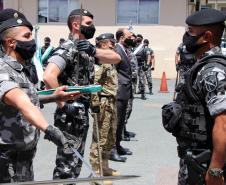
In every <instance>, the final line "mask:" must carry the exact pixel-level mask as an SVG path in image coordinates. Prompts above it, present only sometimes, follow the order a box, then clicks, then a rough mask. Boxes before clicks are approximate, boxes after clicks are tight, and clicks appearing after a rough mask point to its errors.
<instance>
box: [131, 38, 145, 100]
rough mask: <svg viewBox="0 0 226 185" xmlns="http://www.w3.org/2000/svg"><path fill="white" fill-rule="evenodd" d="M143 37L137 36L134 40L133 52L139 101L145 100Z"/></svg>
mask: <svg viewBox="0 0 226 185" xmlns="http://www.w3.org/2000/svg"><path fill="white" fill-rule="evenodd" d="M142 41H143V36H142V35H140V34H138V35H137V38H136V43H137V46H136V48H135V50H134V54H135V55H136V57H137V63H138V81H139V82H138V89H139V92H138V94H141V99H142V100H146V96H145V71H146V59H147V54H146V49H145V47H144V45H143V43H142Z"/></svg>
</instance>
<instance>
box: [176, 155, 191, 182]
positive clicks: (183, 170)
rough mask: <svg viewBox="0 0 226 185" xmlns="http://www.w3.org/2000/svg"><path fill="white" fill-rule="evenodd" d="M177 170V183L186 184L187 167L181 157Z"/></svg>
mask: <svg viewBox="0 0 226 185" xmlns="http://www.w3.org/2000/svg"><path fill="white" fill-rule="evenodd" d="M179 165H180V166H179V172H178V183H177V185H189V184H188V182H187V181H188V169H187V165H186V164H185V161H184V160H183V159H180V164H179Z"/></svg>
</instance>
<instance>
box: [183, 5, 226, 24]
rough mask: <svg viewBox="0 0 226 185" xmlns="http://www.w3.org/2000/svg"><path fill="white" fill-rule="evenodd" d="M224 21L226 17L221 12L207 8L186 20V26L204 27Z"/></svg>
mask: <svg viewBox="0 0 226 185" xmlns="http://www.w3.org/2000/svg"><path fill="white" fill-rule="evenodd" d="M225 20H226V15H225V14H223V13H222V12H221V11H219V10H216V9H212V8H207V9H203V10H200V11H198V12H195V13H194V14H192V15H190V16H188V17H187V19H186V24H188V25H191V26H205V25H213V24H218V23H223V22H224V21H225Z"/></svg>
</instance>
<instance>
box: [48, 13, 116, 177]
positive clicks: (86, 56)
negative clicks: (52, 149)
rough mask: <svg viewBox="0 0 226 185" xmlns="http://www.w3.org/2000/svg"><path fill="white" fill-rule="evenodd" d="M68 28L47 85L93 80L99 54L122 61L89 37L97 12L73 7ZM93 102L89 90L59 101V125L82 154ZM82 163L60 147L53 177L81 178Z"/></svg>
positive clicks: (110, 60)
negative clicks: (63, 151) (84, 93)
mask: <svg viewBox="0 0 226 185" xmlns="http://www.w3.org/2000/svg"><path fill="white" fill-rule="evenodd" d="M81 16H82V19H81ZM80 20H82V21H80ZM68 28H69V30H70V36H69V39H68V40H67V41H65V42H64V43H63V44H62V45H61V46H60V47H59V48H57V49H56V51H55V52H54V53H53V56H52V57H51V58H50V59H49V64H48V66H47V68H46V70H45V73H44V81H45V84H46V87H47V88H56V87H58V86H59V84H64V85H70V86H74V85H89V84H93V83H94V61H95V58H96V60H98V59H100V61H101V62H105V63H118V62H120V56H119V55H118V54H116V53H115V52H114V51H111V50H102V49H98V48H97V49H96V48H95V47H94V46H93V45H92V44H91V43H90V42H89V41H87V40H88V39H91V38H92V37H93V36H94V33H95V27H94V25H93V15H92V14H91V13H90V12H89V11H88V10H84V9H82V10H80V9H76V10H73V11H72V12H71V13H70V14H69V16H68ZM89 104H90V95H89V94H86V95H84V96H81V97H80V98H79V99H77V100H76V101H68V102H58V107H57V109H56V112H55V116H54V119H55V125H56V126H57V127H59V128H60V129H61V130H63V131H65V132H66V133H68V134H69V135H71V136H73V138H74V139H73V140H74V148H75V149H77V150H78V152H79V153H80V154H81V155H82V156H83V155H84V149H85V141H86V137H87V132H88V128H89V116H88V109H89ZM81 166H82V161H81V160H80V159H79V158H78V157H77V156H75V155H74V156H73V157H72V158H68V157H67V156H66V155H64V154H63V153H62V148H61V147H58V149H57V157H56V167H55V169H54V174H53V178H55V179H56V178H61V179H64V178H77V177H78V176H79V174H80V171H81Z"/></svg>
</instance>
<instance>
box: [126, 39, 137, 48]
mask: <svg viewBox="0 0 226 185" xmlns="http://www.w3.org/2000/svg"><path fill="white" fill-rule="evenodd" d="M124 43H125V44H124V46H125V47H129V46H131V47H135V45H134V44H135V42H134V41H133V40H132V39H128V38H126V39H125V40H124Z"/></svg>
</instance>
